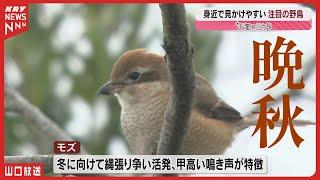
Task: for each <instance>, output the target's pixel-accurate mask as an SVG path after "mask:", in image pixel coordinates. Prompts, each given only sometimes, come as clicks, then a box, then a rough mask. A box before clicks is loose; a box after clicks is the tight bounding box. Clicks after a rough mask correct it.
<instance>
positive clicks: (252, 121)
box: [241, 117, 316, 130]
mask: <svg viewBox="0 0 320 180" xmlns="http://www.w3.org/2000/svg"><path fill="white" fill-rule="evenodd" d="M257 122H258V120H257V117H250V118H248V117H245V118H243V121H242V127H241V128H242V129H241V130H243V129H246V128H248V127H251V126H256V125H257ZM292 122H293V125H294V126H308V125H316V123H315V122H312V121H309V120H299V119H295V120H293V121H292ZM282 123H283V120H282V119H279V120H278V121H277V122H274V126H275V127H281V126H282Z"/></svg>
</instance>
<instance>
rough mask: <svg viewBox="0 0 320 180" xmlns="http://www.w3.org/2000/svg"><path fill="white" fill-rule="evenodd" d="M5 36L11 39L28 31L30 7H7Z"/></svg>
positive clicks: (5, 11) (5, 12)
mask: <svg viewBox="0 0 320 180" xmlns="http://www.w3.org/2000/svg"><path fill="white" fill-rule="evenodd" d="M4 20H5V21H4V34H5V38H6V39H7V38H10V37H12V36H14V35H17V34H19V33H21V32H25V31H27V30H28V6H27V5H7V6H6V7H5V10H4Z"/></svg>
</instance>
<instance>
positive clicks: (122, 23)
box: [5, 5, 221, 155]
mask: <svg viewBox="0 0 320 180" xmlns="http://www.w3.org/2000/svg"><path fill="white" fill-rule="evenodd" d="M147 10H148V6H145V5H64V6H63V10H62V11H61V12H60V13H58V14H57V15H56V16H55V18H54V19H53V21H52V23H50V25H49V26H48V27H44V26H43V25H41V22H40V21H39V16H41V11H43V6H42V5H31V6H29V12H30V26H29V27H30V29H29V31H28V32H26V33H24V34H22V35H19V36H17V37H14V38H12V39H9V40H6V42H5V56H6V58H7V57H10V58H12V59H13V60H14V61H15V63H16V64H17V66H18V68H19V69H20V71H21V73H22V76H23V82H22V83H21V84H20V85H19V86H18V87H17V90H18V91H19V92H20V93H21V94H22V95H23V96H24V97H25V98H26V99H28V100H29V101H30V102H31V103H32V104H34V105H35V106H37V107H39V108H40V109H41V111H42V112H44V113H45V114H46V115H47V116H48V117H50V118H51V119H52V120H54V121H55V122H56V123H57V124H58V125H59V126H61V127H62V128H65V126H66V124H67V122H68V120H69V119H70V107H69V105H70V100H71V98H72V97H75V96H77V97H81V98H83V99H84V100H85V101H86V102H87V103H88V104H89V106H91V105H93V104H94V103H95V101H96V100H97V96H96V92H97V89H98V88H99V87H100V86H101V85H102V84H103V83H104V82H106V80H107V79H108V78H109V74H110V72H111V69H112V65H113V63H114V62H115V60H116V59H117V57H119V56H120V55H121V53H123V52H125V51H126V50H129V49H135V48H147V47H148V45H149V44H150V42H151V41H152V40H154V39H155V38H157V39H162V34H161V30H159V29H157V28H154V30H153V31H152V33H151V34H150V35H145V37H140V36H139V33H141V32H140V31H141V29H143V28H144V27H143V22H144V21H145V19H146V16H147ZM65 12H72V13H76V14H78V15H80V17H81V18H82V20H83V21H84V26H85V30H84V34H83V36H84V37H86V38H87V39H88V40H89V42H90V43H91V47H92V52H91V53H90V55H88V56H82V55H81V54H79V53H77V51H76V50H75V47H76V44H75V43H71V44H69V45H68V46H66V47H64V48H62V49H58V50H57V48H56V47H54V43H53V40H54V39H55V32H56V31H57V30H58V28H59V24H60V23H61V21H63V19H64V18H65V16H66V15H65ZM193 19H194V18H193V17H192V16H190V15H188V21H189V27H190V34H191V39H192V42H193V44H194V46H195V54H194V55H195V58H194V59H195V61H194V62H195V66H196V70H197V72H198V73H200V74H202V75H204V76H205V77H207V78H209V77H211V76H212V73H213V69H212V67H213V63H214V62H215V54H216V50H217V47H218V44H219V42H220V37H221V36H220V34H219V33H218V32H212V31H211V32H196V31H195V29H194V25H193V21H194V20H193ZM156 21H158V22H159V23H161V19H158V20H156ZM160 27H161V26H160ZM124 30H125V31H126V32H127V33H125V37H124V42H125V43H123V47H120V52H119V53H117V54H114V53H113V52H110V50H109V49H108V48H107V47H106V42H108V41H109V40H110V38H111V37H112V36H113V34H114V33H116V32H118V31H124ZM65 38H68V37H65ZM58 43H59V42H58ZM159 46H160V44H159ZM70 54H75V55H76V56H79V57H81V60H82V61H83V63H84V66H85V70H84V71H83V72H82V73H79V74H74V73H72V72H70V70H69V69H68V68H67V62H68V60H69V59H68V58H69V56H70ZM53 61H59V63H61V64H62V67H63V68H62V69H63V71H62V74H61V76H62V75H63V76H67V77H69V78H70V79H71V80H72V83H73V86H72V90H71V93H70V94H69V95H68V96H67V97H63V98H62V97H61V96H58V95H57V94H56V93H55V91H54V89H56V88H57V87H54V86H55V83H54V82H55V81H56V79H55V78H53V77H51V76H50V73H49V72H50V66H52V63H53ZM9 84H10V82H9ZM100 98H102V97H100ZM106 101H107V102H108V104H109V106H108V107H110V110H109V112H110V116H109V118H110V119H109V121H107V122H108V123H106V124H105V126H104V127H103V128H100V129H99V130H97V129H92V130H91V131H90V133H89V135H88V136H86V137H81V138H80V137H75V138H79V140H80V141H81V142H82V144H83V145H84V146H85V147H86V148H87V149H88V150H89V151H90V152H91V153H92V154H107V153H108V148H107V147H108V145H109V143H110V140H111V139H112V138H114V137H122V135H121V130H120V121H119V118H120V106H119V105H118V103H117V101H116V98H114V97H108V98H106ZM88 121H92V120H90V119H88ZM92 122H94V121H92ZM21 128H26V129H27V135H25V136H21V135H19V133H17V131H20V130H22V129H21ZM88 128H89V127H88ZM26 142H30V143H31V144H33V145H34V146H35V147H36V149H37V150H38V152H39V154H47V153H52V152H51V151H52V144H51V143H52V142H51V141H49V140H48V137H46V135H43V134H42V133H41V132H39V131H38V130H37V128H35V127H34V126H33V125H32V124H28V122H26V121H24V120H23V119H22V118H21V117H20V116H19V115H16V114H14V115H12V114H11V115H10V114H9V113H6V116H5V154H6V155H13V154H16V153H17V152H19V151H17V148H20V149H21V148H23V146H24V145H25V144H26Z"/></svg>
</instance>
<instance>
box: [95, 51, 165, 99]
mask: <svg viewBox="0 0 320 180" xmlns="http://www.w3.org/2000/svg"><path fill="white" fill-rule="evenodd" d="M168 80H169V72H168V68H167V65H166V63H165V60H164V58H163V56H160V55H157V54H153V53H151V52H148V51H147V50H145V49H136V50H130V51H127V52H126V53H124V54H123V55H122V56H121V57H120V58H119V59H118V60H117V61H116V62H115V64H114V65H113V68H112V72H111V76H110V80H109V81H108V82H107V83H106V84H104V85H103V86H102V87H101V88H100V90H99V92H98V93H99V94H102V95H113V94H115V95H116V96H117V97H118V99H119V100H120V99H122V100H123V101H130V100H136V99H138V98H141V97H143V96H146V95H148V94H154V93H158V92H157V91H160V90H163V88H164V87H166V84H167V82H168ZM120 103H121V102H120Z"/></svg>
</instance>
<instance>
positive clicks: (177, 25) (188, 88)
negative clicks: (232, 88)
mask: <svg viewBox="0 0 320 180" xmlns="http://www.w3.org/2000/svg"><path fill="white" fill-rule="evenodd" d="M160 9H161V15H162V24H163V35H164V44H163V48H164V50H165V51H166V56H165V57H166V61H167V63H168V67H169V71H170V75H171V84H172V89H171V98H170V101H169V105H168V107H167V110H166V115H165V121H164V123H163V127H162V130H161V134H160V139H159V144H158V147H157V154H179V153H180V150H181V146H182V142H183V139H184V135H185V133H186V132H187V126H188V122H189V117H190V111H191V106H192V100H193V95H194V88H195V73H194V66H193V61H192V58H193V47H192V45H191V41H190V39H189V33H188V27H187V22H186V12H185V8H184V5H183V4H179V5H178V4H160Z"/></svg>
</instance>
